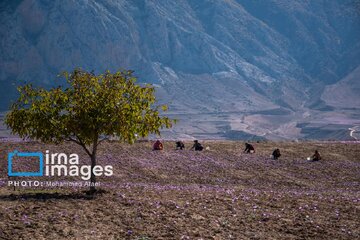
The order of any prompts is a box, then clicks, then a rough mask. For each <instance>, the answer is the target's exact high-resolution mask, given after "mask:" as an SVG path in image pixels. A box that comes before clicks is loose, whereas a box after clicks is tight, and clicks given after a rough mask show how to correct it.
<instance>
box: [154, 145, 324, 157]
mask: <svg viewBox="0 0 360 240" xmlns="http://www.w3.org/2000/svg"><path fill="white" fill-rule="evenodd" d="M163 149H164V145H163V144H162V142H161V141H160V140H157V141H156V142H155V143H154V145H153V150H154V151H157V150H163ZM175 149H176V150H183V149H185V144H184V142H182V141H177V142H175ZM203 149H204V147H203V146H202V145H201V144H200V143H199V141H198V140H194V144H193V146H192V147H191V149H190V150H195V151H202V150H203ZM243 152H244V153H248V154H253V153H255V148H254V146H253V145H252V144H250V143H247V142H246V143H245V149H244V151H243ZM280 156H281V153H280V149H279V148H276V149H275V150H274V151H273V153H272V154H271V158H272V159H274V160H277V159H279V157H280ZM307 160H309V161H314V162H315V161H320V160H321V156H320V153H319V151H318V150H315V153H314V154H313V155H312V156H311V157H309V158H308V159H307Z"/></svg>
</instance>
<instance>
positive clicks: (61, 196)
mask: <svg viewBox="0 0 360 240" xmlns="http://www.w3.org/2000/svg"><path fill="white" fill-rule="evenodd" d="M101 194H102V193H97V194H89V193H88V192H77V193H20V194H6V195H5V194H2V195H0V201H26V200H39V201H48V200H76V199H78V200H80V199H82V200H92V199H95V198H96V196H98V195H101Z"/></svg>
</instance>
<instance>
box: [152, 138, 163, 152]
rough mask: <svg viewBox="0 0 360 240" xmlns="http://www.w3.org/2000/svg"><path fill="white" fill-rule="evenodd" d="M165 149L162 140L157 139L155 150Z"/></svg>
mask: <svg viewBox="0 0 360 240" xmlns="http://www.w3.org/2000/svg"><path fill="white" fill-rule="evenodd" d="M163 149H164V146H163V144H162V143H161V142H160V140H157V141H156V142H155V143H154V146H153V150H163Z"/></svg>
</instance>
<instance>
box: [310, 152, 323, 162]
mask: <svg viewBox="0 0 360 240" xmlns="http://www.w3.org/2000/svg"><path fill="white" fill-rule="evenodd" d="M320 160H321V156H320V153H319V152H318V150H315V153H314V155H313V156H312V157H311V161H314V162H315V161H320Z"/></svg>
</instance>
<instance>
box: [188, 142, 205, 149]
mask: <svg viewBox="0 0 360 240" xmlns="http://www.w3.org/2000/svg"><path fill="white" fill-rule="evenodd" d="M193 149H194V150H195V151H202V150H203V149H204V147H203V146H201V144H200V143H199V141H198V140H194V145H193V146H192V148H191V149H190V150H193Z"/></svg>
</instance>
